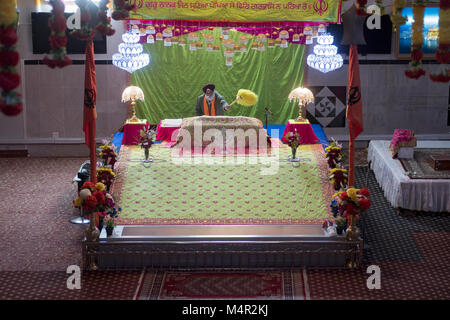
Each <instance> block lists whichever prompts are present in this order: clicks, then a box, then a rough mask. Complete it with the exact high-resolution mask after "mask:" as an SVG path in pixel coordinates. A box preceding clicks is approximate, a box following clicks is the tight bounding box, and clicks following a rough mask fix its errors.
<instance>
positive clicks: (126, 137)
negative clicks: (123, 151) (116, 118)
mask: <svg viewBox="0 0 450 320" xmlns="http://www.w3.org/2000/svg"><path fill="white" fill-rule="evenodd" d="M148 128H149V124H148V121H147V120H145V119H141V120H140V121H139V122H129V121H128V120H127V121H126V122H125V125H124V126H123V138H122V144H123V145H136V144H138V142H139V131H140V130H141V129H143V130H148Z"/></svg>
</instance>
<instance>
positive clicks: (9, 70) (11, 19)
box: [0, 0, 23, 116]
mask: <svg viewBox="0 0 450 320" xmlns="http://www.w3.org/2000/svg"><path fill="white" fill-rule="evenodd" d="M17 39H18V38H17V11H16V2H15V1H14V0H2V1H0V88H1V89H2V94H1V96H0V109H1V111H2V112H3V113H4V114H5V115H7V116H16V115H18V114H20V113H21V112H22V110H23V105H22V96H21V95H20V94H19V93H17V92H16V91H14V90H15V89H16V88H17V87H18V86H19V85H20V76H19V75H18V74H17V70H16V67H17V64H18V63H19V53H18V52H17V51H16V47H15V44H16V43H17Z"/></svg>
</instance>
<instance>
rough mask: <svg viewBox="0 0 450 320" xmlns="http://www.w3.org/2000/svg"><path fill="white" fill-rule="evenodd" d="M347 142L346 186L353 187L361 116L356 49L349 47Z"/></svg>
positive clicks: (361, 129) (361, 123) (355, 47)
mask: <svg viewBox="0 0 450 320" xmlns="http://www.w3.org/2000/svg"><path fill="white" fill-rule="evenodd" d="M346 116H347V119H348V130H349V133H350V140H349V157H348V166H349V168H348V185H349V186H350V187H352V186H354V185H355V173H354V169H355V138H356V137H357V136H358V135H359V134H360V133H361V132H362V131H363V114H362V100H361V81H360V79H359V61H358V47H357V46H356V45H354V44H353V45H351V46H350V57H349V68H348V98H347V113H346Z"/></svg>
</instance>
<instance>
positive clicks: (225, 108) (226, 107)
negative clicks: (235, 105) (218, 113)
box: [223, 106, 231, 111]
mask: <svg viewBox="0 0 450 320" xmlns="http://www.w3.org/2000/svg"><path fill="white" fill-rule="evenodd" d="M230 108H231V106H225V107H224V108H223V109H224V110H225V111H228V110H230Z"/></svg>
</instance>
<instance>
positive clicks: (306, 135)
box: [281, 120, 319, 144]
mask: <svg viewBox="0 0 450 320" xmlns="http://www.w3.org/2000/svg"><path fill="white" fill-rule="evenodd" d="M295 129H297V133H298V134H299V135H300V137H301V138H302V140H301V141H302V142H301V144H315V143H317V142H319V138H317V136H316V134H315V133H314V130H313V128H312V127H311V124H310V123H309V121H308V122H296V121H295V120H289V121H288V122H287V124H286V128H284V132H283V137H282V138H281V141H282V142H283V143H287V140H286V139H285V138H284V137H285V136H286V134H288V132H295Z"/></svg>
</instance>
